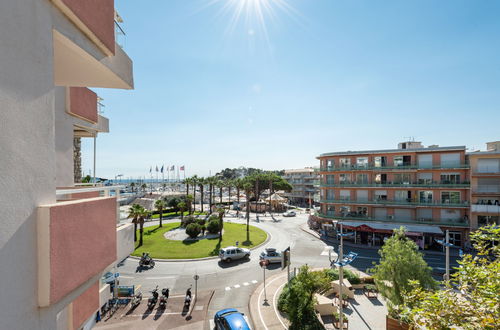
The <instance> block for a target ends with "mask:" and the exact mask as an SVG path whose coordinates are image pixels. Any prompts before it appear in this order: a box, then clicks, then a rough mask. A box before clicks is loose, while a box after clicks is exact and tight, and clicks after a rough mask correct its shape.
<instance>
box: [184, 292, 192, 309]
mask: <svg viewBox="0 0 500 330" xmlns="http://www.w3.org/2000/svg"><path fill="white" fill-rule="evenodd" d="M190 305H191V288H189V289H187V291H186V297H185V298H184V308H185V309H189V306H190Z"/></svg>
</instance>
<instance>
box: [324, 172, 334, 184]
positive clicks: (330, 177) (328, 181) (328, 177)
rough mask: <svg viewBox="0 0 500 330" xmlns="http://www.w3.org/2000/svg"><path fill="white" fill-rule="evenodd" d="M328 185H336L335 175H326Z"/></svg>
mask: <svg viewBox="0 0 500 330" xmlns="http://www.w3.org/2000/svg"><path fill="white" fill-rule="evenodd" d="M326 183H327V184H335V175H331V174H327V175H326Z"/></svg>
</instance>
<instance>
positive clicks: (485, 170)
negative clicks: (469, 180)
mask: <svg viewBox="0 0 500 330" xmlns="http://www.w3.org/2000/svg"><path fill="white" fill-rule="evenodd" d="M492 174H493V175H500V168H499V167H498V166H482V167H481V169H478V168H475V169H473V170H472V175H479V176H481V175H492Z"/></svg>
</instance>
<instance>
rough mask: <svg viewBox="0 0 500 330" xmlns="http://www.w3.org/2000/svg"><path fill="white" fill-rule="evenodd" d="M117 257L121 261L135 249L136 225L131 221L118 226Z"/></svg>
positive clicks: (117, 260)
mask: <svg viewBox="0 0 500 330" xmlns="http://www.w3.org/2000/svg"><path fill="white" fill-rule="evenodd" d="M116 243H117V247H116V249H117V253H116V254H117V259H116V262H117V263H118V262H120V261H122V260H123V259H125V258H126V257H128V256H129V255H130V254H131V253H132V252H133V251H134V248H135V246H134V225H133V224H131V223H127V224H123V225H120V226H119V227H117V228H116Z"/></svg>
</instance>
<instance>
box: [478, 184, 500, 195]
mask: <svg viewBox="0 0 500 330" xmlns="http://www.w3.org/2000/svg"><path fill="white" fill-rule="evenodd" d="M472 192H473V193H476V194H499V193H500V184H499V185H478V186H474V187H472Z"/></svg>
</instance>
